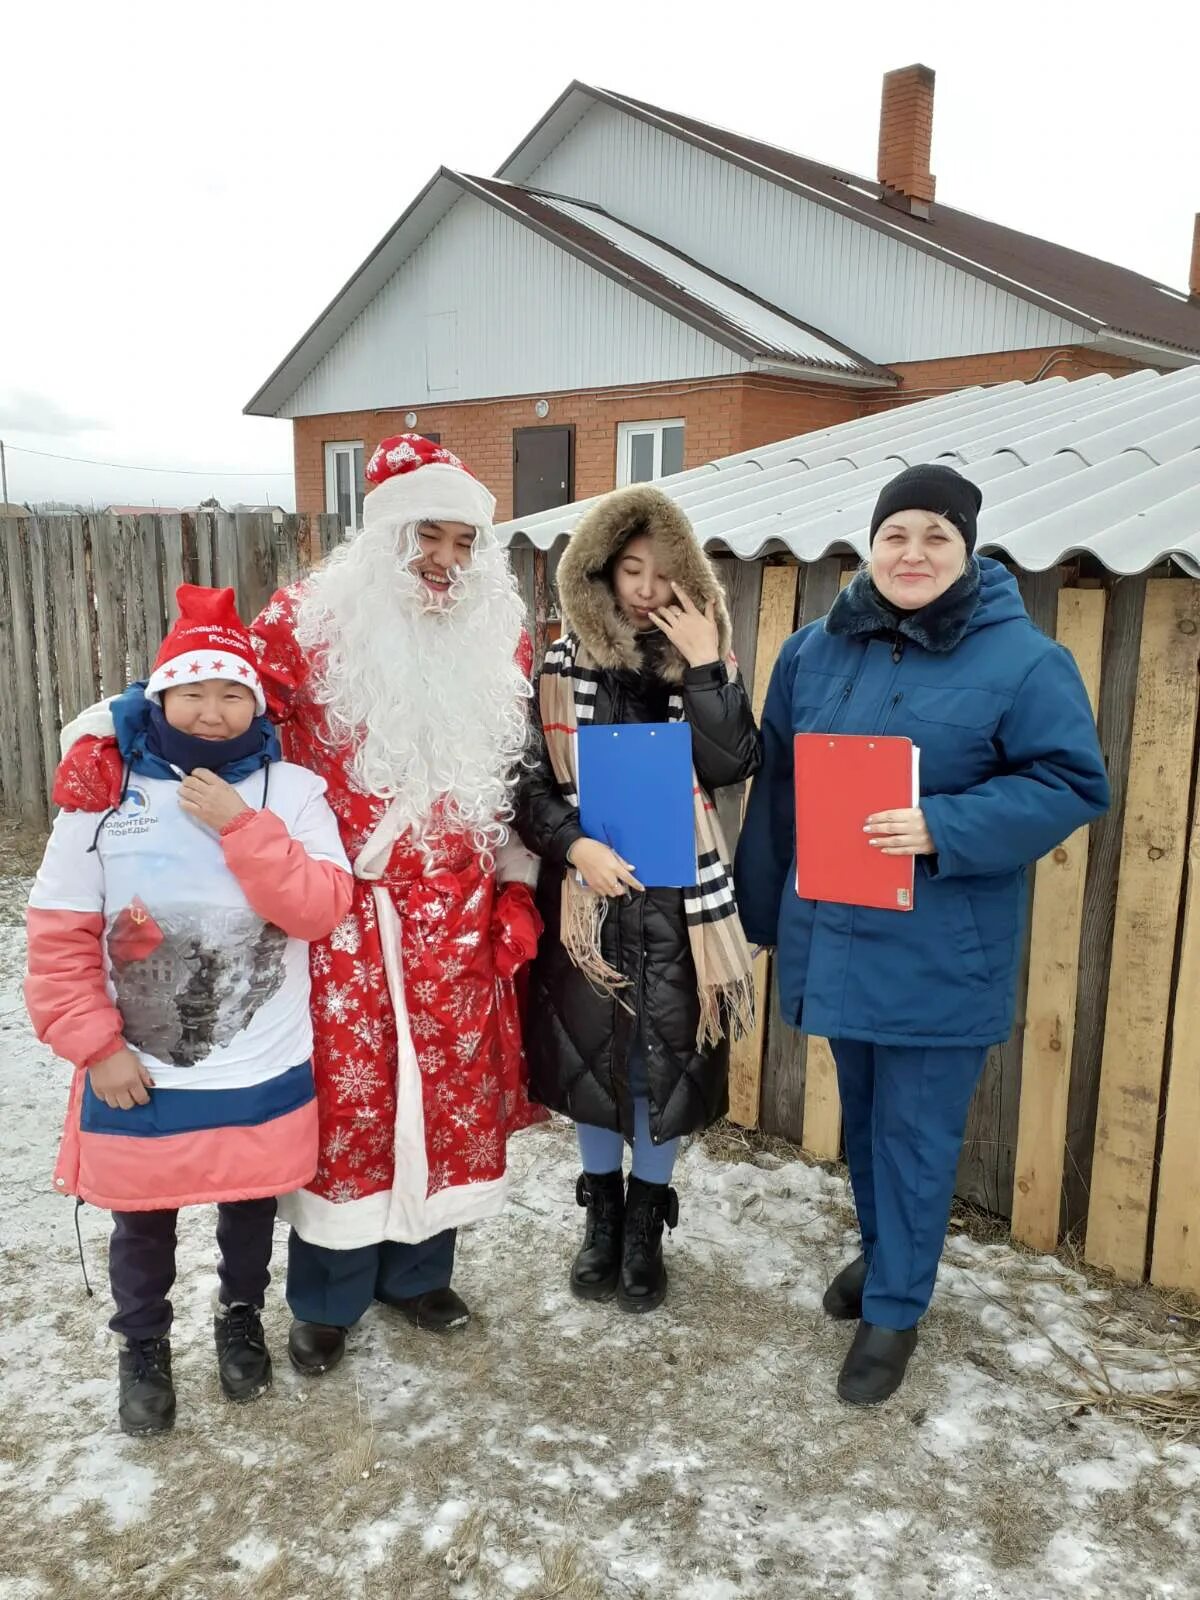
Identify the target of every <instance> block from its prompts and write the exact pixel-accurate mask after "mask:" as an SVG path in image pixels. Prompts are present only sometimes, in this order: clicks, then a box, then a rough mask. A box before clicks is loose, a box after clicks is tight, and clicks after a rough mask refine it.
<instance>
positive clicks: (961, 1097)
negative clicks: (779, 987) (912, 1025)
mask: <svg viewBox="0 0 1200 1600" xmlns="http://www.w3.org/2000/svg"><path fill="white" fill-rule="evenodd" d="M830 1044H831V1048H832V1050H833V1058H834V1060H835V1061H836V1062H837V1070H838V1088H839V1090H840V1091H841V1097H842V1119H843V1126H844V1128H845V1136H846V1161H847V1164H848V1165H849V1167H850V1183H851V1186H852V1187H853V1189H854V1204H855V1207H856V1208H857V1210H858V1225H859V1229H860V1230H861V1232H862V1242H863V1254H864V1255H865V1256H866V1258H867V1283H866V1288H865V1290H864V1292H863V1319H864V1321H866V1322H872V1323H875V1324H876V1325H877V1326H879V1327H882V1328H911V1327H914V1326H915V1325H916V1323H917V1322H918V1320H919V1319H920V1318H921V1316H922V1315H923V1314H924V1312H925V1310H926V1308H927V1307H928V1305H929V1301H930V1299H931V1298H932V1296H933V1284H934V1280H935V1278H936V1277H937V1269H938V1262H939V1261H940V1259H941V1254H942V1245H943V1244H944V1243H945V1240H946V1226H947V1224H948V1222H949V1220H950V1202H951V1200H952V1199H953V1197H954V1179H955V1174H956V1173H957V1170H958V1156H959V1151H960V1150H961V1149H962V1141H963V1132H964V1130H965V1128H966V1123H967V1112H968V1110H969V1109H970V1105H971V1096H972V1095H973V1094H974V1092H975V1085H976V1084H977V1083H978V1082H979V1075H980V1073H981V1072H982V1071H983V1065H984V1062H985V1061H986V1060H987V1051H986V1050H981V1049H977V1048H967V1049H949V1048H947V1049H934V1050H922V1049H910V1048H903V1049H902V1048H899V1047H893V1046H891V1045H877V1044H863V1043H861V1042H859V1041H857V1040H849V1039H835V1040H831V1041H830Z"/></svg>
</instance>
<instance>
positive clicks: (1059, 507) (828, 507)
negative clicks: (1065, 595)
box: [498, 367, 1200, 577]
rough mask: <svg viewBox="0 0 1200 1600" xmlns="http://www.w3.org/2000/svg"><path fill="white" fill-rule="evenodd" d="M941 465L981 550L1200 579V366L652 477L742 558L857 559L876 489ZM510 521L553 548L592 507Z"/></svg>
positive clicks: (1049, 392) (978, 394)
mask: <svg viewBox="0 0 1200 1600" xmlns="http://www.w3.org/2000/svg"><path fill="white" fill-rule="evenodd" d="M936 460H944V461H948V462H950V463H951V464H952V465H955V466H958V467H959V468H961V470H962V471H963V472H965V473H967V475H968V476H969V477H971V478H973V479H974V480H975V481H976V482H977V483H979V485H980V486H981V487H982V489H983V495H984V500H983V510H982V511H981V513H980V516H979V542H980V546H981V548H990V549H993V550H996V551H1001V552H1003V553H1004V554H1005V555H1007V556H1008V557H1010V558H1011V559H1012V560H1013V561H1014V562H1016V563H1017V565H1018V566H1020V567H1023V568H1025V569H1026V570H1028V571H1034V572H1037V571H1042V570H1044V569H1045V568H1047V567H1052V566H1055V565H1057V564H1058V563H1059V562H1060V561H1062V560H1064V559H1065V558H1066V557H1068V556H1070V555H1072V554H1075V553H1083V552H1085V553H1087V554H1090V555H1092V556H1094V557H1095V558H1096V559H1097V560H1099V561H1100V562H1101V563H1102V564H1103V565H1104V566H1105V567H1107V568H1108V569H1109V570H1110V571H1112V572H1118V573H1134V572H1143V571H1145V570H1146V569H1147V568H1149V567H1153V566H1155V565H1157V564H1158V563H1159V562H1161V561H1163V560H1164V559H1166V558H1168V557H1171V558H1174V559H1175V560H1176V561H1177V562H1178V563H1179V564H1180V565H1181V566H1182V567H1183V568H1184V569H1185V570H1186V571H1187V572H1189V573H1190V574H1191V575H1192V576H1193V577H1200V368H1195V367H1186V368H1183V369H1181V370H1179V371H1177V372H1172V373H1170V374H1168V375H1166V376H1160V375H1159V374H1157V373H1153V372H1135V373H1132V374H1130V376H1128V377H1125V378H1110V377H1108V376H1106V375H1104V374H1097V375H1096V376H1094V377H1090V378H1081V379H1078V380H1077V381H1075V382H1070V381H1068V380H1067V379H1065V378H1051V379H1046V380H1043V381H1042V382H1040V383H1031V384H1022V383H1007V384H1000V385H997V386H996V387H995V388H988V389H979V388H975V389H962V390H959V391H957V392H956V393H953V394H949V395H942V396H939V397H938V398H936V399H933V400H925V401H921V402H918V403H916V404H913V405H905V406H895V407H892V408H891V409H889V410H887V411H881V412H877V413H875V414H874V415H872V416H869V417H862V418H858V419H856V420H855V421H852V422H843V423H840V424H838V425H837V426H836V427H832V428H825V429H821V430H819V431H818V432H815V433H808V434H802V435H801V436H799V437H798V438H794V439H786V440H783V441H782V442H781V443H779V444H771V445H764V446H762V447H760V448H758V449H755V450H747V451H743V452H742V453H741V454H739V455H735V456H725V457H723V458H722V459H721V460H719V461H713V462H709V463H708V464H707V465H706V466H703V467H696V468H693V469H692V470H690V471H688V472H681V473H677V474H676V475H675V476H674V477H671V478H663V479H661V480H660V487H661V488H663V489H664V490H665V491H666V492H667V493H668V494H670V495H671V497H672V498H673V499H674V500H676V501H677V502H678V503H679V505H680V506H681V507H682V508H683V509H684V510H685V511H686V512H687V514H688V516H689V517H690V518H691V520H692V523H693V525H694V526H695V529H696V532H697V534H698V535H699V537H700V539H701V541H702V542H703V543H704V544H705V545H709V546H719V547H720V548H723V549H727V550H729V551H731V552H732V553H733V554H734V555H736V556H739V557H741V558H742V559H745V560H751V559H753V558H754V557H756V556H759V555H763V554H767V553H771V552H782V551H786V552H789V553H790V554H792V555H794V556H796V557H797V558H798V559H799V560H801V561H806V562H807V561H816V560H819V559H820V558H821V557H822V556H824V555H826V554H828V552H829V551H830V550H833V549H835V548H841V549H845V550H852V551H855V552H857V553H858V554H860V555H864V554H865V553H866V550H867V529H868V525H869V521H870V514H871V509H872V507H873V505H874V502H875V497H876V495H877V494H878V492H879V490H880V488H881V487H882V485H883V484H884V483H886V482H887V480H888V479H889V478H891V477H892V476H893V475H894V474H895V473H897V472H899V471H900V470H901V468H902V467H905V466H912V465H915V464H916V463H918V462H922V461H936ZM596 498H599V497H598V496H597V497H594V498H593V499H591V500H584V501H578V502H576V503H575V504H574V505H571V506H563V507H560V508H558V509H556V510H554V511H546V512H542V513H541V514H540V515H539V516H536V517H528V518H522V519H520V520H518V521H512V522H507V523H504V524H503V525H502V526H501V527H500V529H499V530H498V531H499V534H500V537H501V539H502V541H503V542H504V543H505V544H510V543H513V542H514V541H516V542H528V543H530V544H532V545H534V546H536V547H537V548H538V549H541V550H548V549H550V547H551V546H552V545H554V544H555V543H556V542H557V540H559V539H560V538H562V537H564V536H565V535H567V534H569V533H570V532H571V530H572V529H573V528H574V526H575V524H576V522H578V520H579V518H580V516H581V515H582V514H583V512H584V511H585V510H586V509H587V508H588V506H590V505H593V504H594V503H595V499H596Z"/></svg>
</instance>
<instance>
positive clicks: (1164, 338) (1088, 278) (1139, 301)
mask: <svg viewBox="0 0 1200 1600" xmlns="http://www.w3.org/2000/svg"><path fill="white" fill-rule="evenodd" d="M594 102H600V103H602V104H605V105H609V106H612V107H614V108H615V109H617V110H619V111H623V112H625V113H626V114H627V115H629V116H632V117H637V118H639V119H641V120H643V121H645V122H649V123H652V124H654V125H656V126H658V127H661V128H663V129H665V130H666V131H668V132H670V133H674V134H675V135H677V136H678V137H680V138H682V139H685V140H688V141H690V142H692V143H695V144H699V145H701V146H703V147H704V148H706V149H709V150H712V151H715V152H716V153H717V154H719V155H722V156H724V157H725V158H726V159H728V160H730V161H733V162H735V163H737V164H739V165H742V166H745V167H748V168H750V169H751V170H753V171H756V172H759V173H761V174H763V175H765V176H766V177H768V178H771V179H773V180H775V181H776V182H779V183H782V184H784V185H786V186H791V187H795V188H797V189H799V190H801V191H802V192H804V193H805V194H807V195H809V196H810V197H811V198H812V199H815V200H818V201H820V202H822V203H824V204H826V205H830V206H833V207H835V208H836V209H837V210H839V211H842V212H844V213H845V214H847V215H849V216H852V217H854V218H855V220H857V221H860V222H863V223H865V224H867V225H868V226H870V227H873V228H876V229H879V230H880V231H882V232H885V233H890V234H892V235H894V236H900V237H902V238H903V239H904V240H905V242H906V243H908V244H911V245H913V246H914V247H915V248H916V249H919V250H922V251H925V252H926V253H929V254H932V255H935V256H938V257H940V258H942V259H943V260H946V261H947V262H949V263H951V264H952V265H954V266H957V267H960V268H962V269H963V270H964V271H966V272H970V273H972V274H973V275H975V276H977V277H981V278H984V279H986V280H987V281H989V282H992V283H995V284H997V285H998V286H1000V287H1002V288H1005V289H1008V290H1010V291H1012V292H1013V293H1016V294H1018V295H1020V296H1022V297H1024V298H1025V299H1028V300H1030V301H1032V302H1033V303H1035V304H1038V305H1040V306H1042V307H1044V308H1045V309H1047V310H1049V311H1052V312H1054V313H1055V314H1057V315H1060V316H1065V317H1068V318H1069V319H1070V320H1072V321H1075V322H1080V323H1082V324H1084V325H1085V326H1091V327H1092V328H1093V330H1094V331H1096V332H1097V333H1100V332H1103V333H1105V334H1107V335H1108V336H1109V337H1110V338H1111V339H1113V340H1115V341H1118V342H1120V343H1134V344H1138V343H1142V344H1149V345H1152V346H1155V347H1158V348H1159V349H1160V350H1162V351H1163V352H1168V351H1170V352H1180V353H1185V354H1186V355H1188V356H1195V355H1197V354H1200V305H1197V304H1196V303H1194V302H1193V301H1191V300H1189V298H1188V296H1187V294H1186V293H1181V292H1180V291H1179V290H1178V289H1176V288H1172V287H1171V286H1170V285H1167V284H1161V283H1158V282H1156V281H1155V280H1154V279H1152V278H1146V277H1143V276H1142V275H1141V274H1140V273H1137V272H1132V271H1130V270H1129V269H1128V268H1126V267H1120V266H1117V265H1116V264H1115V263H1113V262H1110V261H1102V260H1100V259H1099V258H1098V257H1096V256H1089V255H1086V254H1084V253H1083V252H1082V251H1079V250H1071V249H1069V248H1068V247H1067V246H1065V245H1059V244H1054V243H1052V242H1051V241H1050V240H1047V239H1040V238H1037V237H1036V236H1035V235H1033V234H1028V233H1021V232H1019V231H1018V230H1017V229H1014V228H1006V227H1004V226H1002V225H1001V224H999V223H995V222H989V221H988V220H987V219H986V218H984V217H977V216H975V215H973V214H972V213H970V212H967V211H958V210H956V209H955V208H954V207H953V206H947V205H945V204H943V203H942V202H941V201H936V202H935V203H934V205H933V207H932V212H931V215H930V216H929V218H928V219H927V220H925V219H922V218H920V217H913V216H909V215H908V213H907V212H904V211H900V210H898V209H897V208H896V207H894V206H891V205H888V204H886V203H885V201H884V199H883V190H882V187H881V186H880V185H879V184H878V183H877V182H875V180H874V179H870V178H862V177H857V176H855V175H854V174H853V173H847V172H843V171H841V170H840V169H838V168H836V167H831V166H827V165H826V164H825V163H823V162H820V161H813V160H810V159H809V158H808V157H806V156H801V155H797V154H796V153H795V152H794V151H791V150H783V149H780V148H779V147H778V146H776V145H771V144H767V143H766V142H764V141H762V140H759V139H754V138H752V137H749V136H747V135H745V134H740V133H734V132H732V131H731V130H729V129H727V128H721V127H718V126H717V125H716V124H714V123H711V122H704V121H702V120H701V119H699V118H697V117H689V116H686V115H684V114H682V113H680V112H676V111H669V110H666V109H665V108H664V107H662V106H656V105H652V104H651V103H650V102H649V101H645V100H638V99H635V98H634V97H632V96H630V95H623V94H620V93H617V92H615V91H613V90H609V89H601V88H597V87H595V86H593V85H591V84H586V83H581V82H579V81H576V82H574V83H572V84H571V85H570V86H569V88H568V89H567V90H566V91H565V92H564V93H563V94H562V95H561V96H560V97H559V99H558V100H557V101H556V102H555V104H554V105H553V106H552V107H551V108H550V110H549V111H548V112H547V113H546V115H545V116H544V117H543V118H542V120H541V121H540V122H539V123H538V124H537V125H536V126H535V127H534V128H533V129H532V130H531V132H530V133H529V134H528V135H527V136H526V138H525V139H524V140H523V141H522V142H521V144H520V145H518V147H517V149H516V150H514V151H513V153H512V155H510V156H509V158H508V160H507V161H506V162H505V164H504V165H503V166H502V167H501V168H500V171H499V173H498V176H500V177H506V178H510V179H512V180H514V181H517V182H520V181H522V180H523V179H525V178H526V177H528V176H529V174H530V172H532V170H533V168H534V167H535V166H536V165H537V163H538V161H540V160H541V159H542V158H543V156H544V155H545V153H546V152H547V150H548V149H549V148H552V147H553V145H554V144H555V143H557V142H558V140H559V139H561V138H563V137H565V135H566V134H567V132H569V130H570V128H571V127H572V126H573V125H574V123H575V122H577V121H578V120H579V119H580V117H581V116H582V115H583V114H584V112H585V111H586V109H587V107H588V105H589V104H590V103H594Z"/></svg>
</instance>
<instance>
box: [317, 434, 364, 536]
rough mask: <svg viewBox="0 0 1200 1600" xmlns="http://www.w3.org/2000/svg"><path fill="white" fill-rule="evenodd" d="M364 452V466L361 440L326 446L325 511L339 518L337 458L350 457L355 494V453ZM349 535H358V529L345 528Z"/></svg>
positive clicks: (330, 442) (334, 441) (334, 442)
mask: <svg viewBox="0 0 1200 1600" xmlns="http://www.w3.org/2000/svg"><path fill="white" fill-rule="evenodd" d="M356 450H362V452H363V465H364V467H365V465H366V449H365V447H364V445H363V442H362V440H361V439H331V440H330V441H329V442H328V443H327V444H326V446H325V509H326V511H329V512H332V513H333V515H334V516H337V510H338V494H337V458H338V456H339V455H348V456H349V457H350V483H351V486H352V487H351V493H352V494H353V492H354V491H353V485H354V452H355V451H356ZM344 531H345V532H346V533H347V534H351V533H357V532H358V531H359V530H358V528H345V530H344Z"/></svg>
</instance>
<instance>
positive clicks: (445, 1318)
mask: <svg viewBox="0 0 1200 1600" xmlns="http://www.w3.org/2000/svg"><path fill="white" fill-rule="evenodd" d="M379 1298H380V1300H381V1301H382V1302H383V1304H384V1305H385V1306H394V1307H395V1309H396V1310H397V1311H399V1312H400V1313H401V1314H402V1315H403V1316H405V1317H407V1318H408V1320H409V1321H410V1322H411V1323H412V1325H413V1327H414V1328H420V1329H421V1331H422V1332H423V1333H453V1332H454V1330H455V1329H456V1328H465V1327H466V1325H467V1323H468V1322H470V1320H471V1313H470V1311H468V1309H467V1305H466V1302H465V1301H464V1300H463V1299H462V1298H461V1297H460V1296H459V1295H457V1294H455V1292H454V1290H453V1289H450V1288H445V1289H430V1290H429V1292H428V1293H427V1294H417V1295H413V1297H412V1298H411V1299H409V1300H401V1299H393V1298H392V1297H391V1296H390V1295H380V1297H379Z"/></svg>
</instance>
